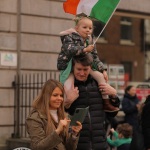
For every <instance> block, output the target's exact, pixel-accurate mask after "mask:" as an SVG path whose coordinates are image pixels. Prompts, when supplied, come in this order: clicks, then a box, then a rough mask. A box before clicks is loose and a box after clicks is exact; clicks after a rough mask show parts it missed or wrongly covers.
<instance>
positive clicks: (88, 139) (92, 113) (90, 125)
mask: <svg viewBox="0 0 150 150" xmlns="http://www.w3.org/2000/svg"><path fill="white" fill-rule="evenodd" d="M92 61H93V59H92V57H91V55H89V54H85V55H78V56H75V57H74V58H73V74H74V77H75V85H74V86H75V87H77V88H78V91H77V92H79V97H78V98H77V99H76V100H75V101H74V102H72V104H69V106H70V107H68V104H67V101H66V103H65V104H66V106H67V107H66V111H67V112H68V113H69V114H70V115H73V113H74V111H75V109H76V108H84V107H87V106H89V112H88V114H87V116H86V117H85V120H84V122H83V124H82V125H83V128H82V130H81V133H80V138H79V143H78V147H77V150H106V149H107V142H106V131H105V119H106V116H105V112H104V110H103V100H102V95H101V92H100V91H102V92H104V93H105V94H108V95H110V101H111V104H112V105H113V106H115V107H119V104H120V101H119V99H118V98H117V97H116V90H115V89H114V88H112V87H111V86H110V85H108V84H105V85H100V86H99V85H98V84H97V82H96V81H95V80H94V79H93V78H92V77H91V76H90V74H89V73H90V70H91V65H92ZM116 114H117V112H115V113H114V112H113V113H108V116H110V115H111V117H114V116H115V115H116Z"/></svg>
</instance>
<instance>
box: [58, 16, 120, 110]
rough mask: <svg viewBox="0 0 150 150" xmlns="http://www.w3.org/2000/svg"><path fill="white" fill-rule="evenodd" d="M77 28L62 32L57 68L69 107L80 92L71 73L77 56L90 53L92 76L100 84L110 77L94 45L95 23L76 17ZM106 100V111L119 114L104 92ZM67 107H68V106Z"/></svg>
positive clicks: (103, 96)
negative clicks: (73, 59)
mask: <svg viewBox="0 0 150 150" xmlns="http://www.w3.org/2000/svg"><path fill="white" fill-rule="evenodd" d="M74 20H75V23H76V25H75V27H74V28H71V29H68V30H66V31H62V32H61V33H60V35H61V41H62V47H61V52H60V53H59V56H58V60H57V68H58V70H60V71H61V74H60V82H62V83H63V84H64V89H65V93H66V99H67V101H66V102H67V103H68V107H69V103H70V104H71V103H72V102H73V101H74V100H75V99H76V98H77V97H78V96H79V94H78V93H79V90H78V89H77V87H74V76H73V74H72V73H71V69H72V58H73V57H74V56H76V55H80V54H87V53H90V54H91V56H92V57H93V64H92V69H91V70H90V75H92V77H93V78H94V79H95V80H96V81H97V82H98V84H105V83H106V82H107V81H108V76H107V72H106V68H105V67H104V64H103V63H102V62H101V61H100V59H99V57H98V54H97V50H96V46H95V45H93V38H92V33H93V22H92V20H91V19H90V18H89V17H87V16H86V15H84V14H80V15H78V16H76V18H75V19H74ZM102 98H103V100H104V102H103V104H104V107H103V108H104V110H105V111H106V112H117V111H118V110H119V108H118V107H114V106H112V105H110V103H109V96H108V95H107V94H105V93H103V92H102ZM66 107H67V106H66Z"/></svg>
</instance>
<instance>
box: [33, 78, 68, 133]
mask: <svg viewBox="0 0 150 150" xmlns="http://www.w3.org/2000/svg"><path fill="white" fill-rule="evenodd" d="M56 87H58V88H59V89H60V90H61V91H62V94H63V96H64V88H63V85H62V84H61V83H60V82H58V81H57V80H53V79H50V80H48V81H47V82H46V83H45V84H44V86H43V87H42V90H41V92H40V94H39V95H38V96H37V98H35V99H34V101H33V105H32V106H33V108H34V109H36V110H38V111H39V112H40V113H42V114H43V115H45V116H47V119H48V124H47V127H46V133H47V134H49V132H50V128H49V127H50V126H51V123H52V121H54V120H53V118H52V116H51V115H50V110H49V104H50V97H51V96H52V93H53V91H54V89H55V88H56ZM57 113H58V120H60V119H64V118H65V111H64V102H62V103H61V106H60V107H59V108H58V110H57ZM65 132H66V131H65ZM64 134H66V133H64Z"/></svg>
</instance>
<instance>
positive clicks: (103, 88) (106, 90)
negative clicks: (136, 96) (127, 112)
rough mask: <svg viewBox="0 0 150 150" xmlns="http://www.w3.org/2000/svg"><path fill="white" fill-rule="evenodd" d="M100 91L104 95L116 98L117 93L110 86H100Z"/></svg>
mask: <svg viewBox="0 0 150 150" xmlns="http://www.w3.org/2000/svg"><path fill="white" fill-rule="evenodd" d="M99 89H100V91H101V92H102V94H104V95H111V96H112V97H114V98H115V97H116V95H117V91H116V90H115V89H114V88H113V87H111V86H110V85H109V84H107V83H106V84H100V85H99Z"/></svg>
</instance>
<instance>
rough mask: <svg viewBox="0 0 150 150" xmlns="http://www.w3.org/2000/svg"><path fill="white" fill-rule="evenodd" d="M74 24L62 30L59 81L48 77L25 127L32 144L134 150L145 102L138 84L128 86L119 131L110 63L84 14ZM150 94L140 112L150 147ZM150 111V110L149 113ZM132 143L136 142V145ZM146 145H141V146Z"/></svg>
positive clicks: (35, 147)
mask: <svg viewBox="0 0 150 150" xmlns="http://www.w3.org/2000/svg"><path fill="white" fill-rule="evenodd" d="M74 20H75V27H74V28H71V29H69V30H66V31H63V32H61V34H60V37H61V41H62V47H61V51H60V54H59V56H58V62H57V67H58V70H60V81H57V80H52V79H50V80H48V81H47V82H46V83H45V84H44V85H43V88H42V90H41V92H40V93H39V95H38V96H37V98H35V100H34V101H33V105H32V111H31V112H30V114H29V116H28V117H27V118H26V129H27V132H28V134H29V137H30V139H31V149H32V150H83V149H85V150H107V149H108V148H111V147H117V149H118V150H134V149H131V147H132V146H133V145H134V144H133V142H132V141H135V140H134V135H135V134H136V131H137V130H138V129H139V112H140V110H141V104H140V103H139V100H138V98H137V96H136V89H135V87H134V86H128V87H127V88H126V89H125V95H124V98H123V100H122V110H123V111H124V113H125V122H124V123H121V124H118V126H117V128H116V131H115V129H114V128H111V129H110V133H111V135H109V136H107V134H106V130H107V121H108V120H111V119H113V118H114V117H115V116H116V115H117V113H118V111H119V106H120V100H119V98H118V96H117V91H116V89H114V88H113V87H111V86H110V85H109V84H108V83H107V82H108V75H107V69H106V68H105V67H104V65H103V63H102V62H101V61H100V60H99V58H98V55H97V50H96V46H95V45H93V35H92V32H93V28H94V27H93V23H92V20H91V19H90V18H89V17H87V16H85V15H83V14H82V15H79V16H76V18H75V19H74ZM149 104H150V97H148V98H147V100H146V102H145V105H144V106H143V111H142V113H141V120H142V123H141V124H142V125H141V126H142V129H143V130H142V131H143V133H142V135H143V139H144V144H145V149H143V150H150V145H149V142H148V140H147V139H148V138H149V139H150V121H149V120H150V119H148V115H147V114H148V112H149V110H150V109H149V107H150V106H149ZM86 107H89V110H88V113H87V115H86V116H85V119H84V121H83V123H81V122H79V121H77V122H76V125H73V126H70V121H71V119H70V116H72V115H73V114H74V112H75V110H76V109H77V108H86ZM149 116H150V115H149ZM132 148H133V147H132ZM141 150H142V149H141Z"/></svg>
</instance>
